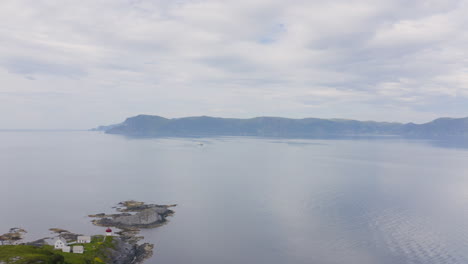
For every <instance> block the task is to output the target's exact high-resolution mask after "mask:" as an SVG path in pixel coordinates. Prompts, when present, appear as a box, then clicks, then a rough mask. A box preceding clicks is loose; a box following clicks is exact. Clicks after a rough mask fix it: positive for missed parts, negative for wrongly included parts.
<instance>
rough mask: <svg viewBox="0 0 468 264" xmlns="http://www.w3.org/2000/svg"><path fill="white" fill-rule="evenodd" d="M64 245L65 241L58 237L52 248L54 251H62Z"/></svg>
mask: <svg viewBox="0 0 468 264" xmlns="http://www.w3.org/2000/svg"><path fill="white" fill-rule="evenodd" d="M66 245H67V241H65V239H63V238H61V237H59V238H57V240H56V241H55V243H54V248H55V249H62V248H63V247H65V246H66Z"/></svg>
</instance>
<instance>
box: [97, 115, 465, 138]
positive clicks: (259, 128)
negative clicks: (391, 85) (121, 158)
mask: <svg viewBox="0 0 468 264" xmlns="http://www.w3.org/2000/svg"><path fill="white" fill-rule="evenodd" d="M92 130H93V131H104V132H105V133H107V134H118V135H125V136H129V137H212V136H250V137H278V138H336V137H356V136H358V137H362V136H378V137H381V136H396V137H409V138H437V137H439V138H440V137H442V138H444V137H468V117H466V118H439V119H436V120H434V121H431V122H428V123H424V124H415V123H407V124H403V123H394V122H375V121H357V120H349V119H320V118H302V119H291V118H282V117H255V118H249V119H239V118H219V117H210V116H197V117H183V118H172V119H169V118H164V117H161V116H154V115H138V116H134V117H129V118H127V119H126V120H125V121H124V122H122V123H119V124H113V125H109V126H100V127H98V128H95V129H92Z"/></svg>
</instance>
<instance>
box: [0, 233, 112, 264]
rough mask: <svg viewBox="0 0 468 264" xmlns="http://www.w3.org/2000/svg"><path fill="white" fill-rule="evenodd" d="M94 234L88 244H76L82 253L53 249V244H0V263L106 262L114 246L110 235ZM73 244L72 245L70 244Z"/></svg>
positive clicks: (55, 263) (65, 263) (66, 263)
mask: <svg viewBox="0 0 468 264" xmlns="http://www.w3.org/2000/svg"><path fill="white" fill-rule="evenodd" d="M103 240H104V236H94V237H93V238H92V241H91V243H89V244H76V245H83V246H84V250H85V251H84V253H83V254H75V253H64V252H62V251H61V250H54V247H53V246H49V245H46V246H42V247H34V246H25V245H6V246H0V263H2V262H4V263H6V264H36V263H38V264H39V263H43V264H98V263H107V262H106V261H108V254H107V253H108V250H109V249H110V248H114V246H115V245H114V241H113V238H112V237H107V238H106V241H105V242H103ZM72 246H73V245H72Z"/></svg>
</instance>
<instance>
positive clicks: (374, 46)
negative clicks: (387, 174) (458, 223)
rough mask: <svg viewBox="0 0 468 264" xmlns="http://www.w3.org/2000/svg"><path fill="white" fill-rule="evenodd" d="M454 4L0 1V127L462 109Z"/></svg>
mask: <svg viewBox="0 0 468 264" xmlns="http://www.w3.org/2000/svg"><path fill="white" fill-rule="evenodd" d="M467 14H468V0H461V1H458V0H457V1H455V0H425V1H422V0H412V1H408V0H355V1H354V0H330V1H315V0H304V1H302V0H292V1H284V0H279V1H275V0H232V1H222V0H216V1H215V0H192V1H185V0H183V1H178V0H80V1H76V0H73V1H72V0H70V1H67V0H29V1H28V0H1V1H0V80H1V86H0V128H78V129H86V128H90V127H95V126H97V125H101V124H110V123H116V122H121V121H123V120H124V119H125V118H126V117H129V116H133V115H137V114H155V115H161V116H165V117H182V116H196V115H211V116H220V117H241V118H244V117H254V116H283V117H293V118H302V117H321V118H338V117H339V118H351V119H358V120H378V121H380V120H385V121H401V122H408V121H414V122H426V121H430V120H431V119H433V118H436V117H439V116H451V117H464V116H468V15H467Z"/></svg>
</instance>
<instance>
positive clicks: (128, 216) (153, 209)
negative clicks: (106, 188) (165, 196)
mask: <svg viewBox="0 0 468 264" xmlns="http://www.w3.org/2000/svg"><path fill="white" fill-rule="evenodd" d="M174 206H176V205H175V204H174V205H157V204H145V203H144V202H138V201H133V200H130V201H124V202H121V203H119V204H118V206H117V207H115V209H116V210H117V211H118V212H120V213H117V214H104V213H100V214H94V215H89V217H92V218H97V219H94V220H93V221H92V223H93V224H94V225H97V226H107V227H116V228H119V229H120V231H118V232H116V234H118V235H119V236H118V237H116V238H117V239H115V241H116V242H115V248H113V249H109V256H110V259H111V261H112V262H111V263H115V264H139V263H143V262H144V261H145V260H146V259H148V258H150V257H151V256H152V255H153V248H154V245H153V244H149V243H143V244H139V241H140V240H142V239H143V237H142V236H139V231H140V228H154V227H158V226H160V225H162V224H164V223H166V222H167V220H166V217H167V216H170V215H172V214H174V211H172V210H171V209H169V208H171V207H174Z"/></svg>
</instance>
